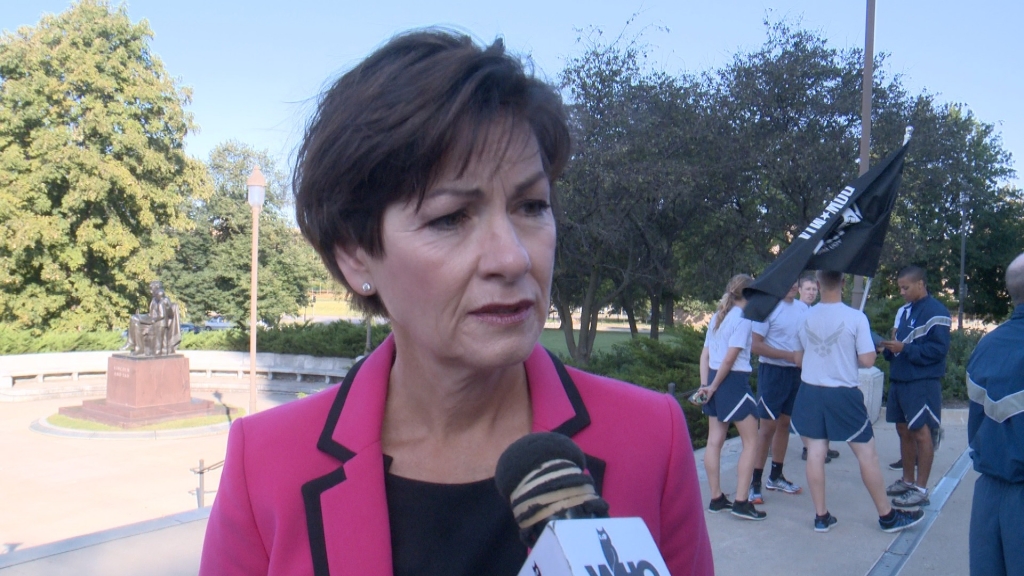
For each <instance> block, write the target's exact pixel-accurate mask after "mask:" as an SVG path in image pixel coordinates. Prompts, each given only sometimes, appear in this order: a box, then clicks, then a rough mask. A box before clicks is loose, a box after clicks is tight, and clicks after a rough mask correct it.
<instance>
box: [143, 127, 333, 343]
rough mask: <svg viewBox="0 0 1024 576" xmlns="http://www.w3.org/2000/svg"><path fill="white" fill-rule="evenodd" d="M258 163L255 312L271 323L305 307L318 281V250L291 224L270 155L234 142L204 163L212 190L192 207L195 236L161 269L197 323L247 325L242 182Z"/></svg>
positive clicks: (247, 218)
mask: <svg viewBox="0 0 1024 576" xmlns="http://www.w3.org/2000/svg"><path fill="white" fill-rule="evenodd" d="M256 165H259V166H260V169H261V171H262V172H263V174H264V176H265V177H266V179H267V198H266V203H265V205H264V208H263V213H262V214H261V216H260V230H259V234H260V238H259V270H258V276H257V280H258V284H259V287H258V294H257V295H258V306H257V308H258V310H257V312H258V315H259V318H260V319H261V320H263V321H264V322H266V323H267V324H269V325H271V326H275V325H277V323H278V322H280V320H281V317H282V316H283V315H285V314H295V313H296V312H298V309H299V306H302V305H305V304H306V302H307V300H308V298H309V293H310V288H311V286H312V284H313V282H314V280H315V278H317V277H321V276H322V274H320V270H322V268H323V266H322V265H321V264H320V262H319V260H318V258H317V257H316V254H315V252H314V251H313V249H312V248H311V247H310V246H309V244H308V243H306V241H305V240H304V239H303V238H302V236H301V235H300V234H299V232H298V230H297V229H296V228H294V227H290V226H289V225H288V218H287V216H286V215H285V212H284V211H285V209H286V208H287V207H288V198H287V195H286V192H287V190H288V188H287V184H286V182H287V180H286V177H285V175H284V174H283V173H282V172H281V171H279V170H278V169H277V166H276V162H275V161H274V159H273V158H272V157H271V156H270V155H269V154H268V153H267V152H257V151H255V150H253V149H252V148H251V147H249V146H246V145H245V144H242V143H239V142H226V143H223V144H220V145H218V146H217V147H216V148H214V150H213V151H212V152H211V153H210V160H209V163H208V166H209V173H210V179H211V180H212V181H213V188H214V192H213V195H212V196H211V197H210V198H209V199H207V200H201V201H197V202H195V203H194V204H193V206H192V208H191V210H190V214H189V217H190V218H191V220H192V222H193V225H194V231H193V232H190V233H188V234H184V235H182V236H181V237H180V238H179V241H180V243H181V249H180V250H179V251H178V254H177V257H176V258H175V260H173V261H172V262H170V263H168V264H167V265H166V266H165V267H164V269H163V276H164V277H165V278H166V279H167V284H168V286H169V287H170V288H171V289H172V290H173V291H174V293H175V294H176V295H178V297H179V298H181V300H182V301H183V302H184V303H185V304H186V306H187V309H188V310H189V315H190V317H191V318H192V319H193V320H196V321H199V320H202V319H203V318H205V317H206V314H208V313H211V312H217V313H220V314H223V315H224V316H225V317H227V318H228V319H230V320H232V321H234V322H236V323H238V324H239V325H240V326H245V325H246V324H247V321H248V318H249V297H250V282H251V275H250V274H251V242H252V209H251V208H250V206H249V204H248V203H247V202H246V187H245V182H246V179H247V178H248V177H249V173H250V172H251V171H252V169H253V166H256Z"/></svg>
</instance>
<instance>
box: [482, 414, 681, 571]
mask: <svg viewBox="0 0 1024 576" xmlns="http://www.w3.org/2000/svg"><path fill="white" fill-rule="evenodd" d="M584 469H586V456H585V455H584V454H583V451H582V450H581V449H580V447H579V446H577V445H576V443H575V442H573V441H572V440H571V439H569V438H568V437H566V436H563V435H561V434H555V433H552V432H538V433H534V434H528V435H526V436H524V437H522V438H520V439H519V440H516V441H515V442H513V443H512V445H510V446H509V447H508V448H507V449H506V450H505V452H504V453H503V454H502V455H501V457H500V458H499V459H498V465H497V468H496V470H495V474H494V481H495V483H496V484H497V486H498V492H499V493H500V494H501V495H502V497H503V498H506V499H508V500H509V504H510V505H511V506H512V514H513V515H514V516H515V519H516V523H517V524H518V525H519V537H520V538H521V539H522V541H523V543H524V544H526V546H527V548H532V550H531V551H530V555H529V556H528V557H527V559H526V564H524V565H523V567H522V569H521V570H520V572H519V576H537V575H541V574H543V576H576V575H579V576H670V575H669V571H668V567H667V566H666V565H665V561H664V560H663V559H662V557H661V553H660V552H659V551H658V547H657V545H656V544H655V543H654V538H652V537H651V533H650V531H649V530H648V529H647V525H646V524H644V521H643V520H642V519H640V518H609V517H608V502H606V501H605V500H604V499H603V498H601V496H599V495H598V494H597V491H596V490H595V489H594V480H593V479H592V478H591V477H590V476H589V475H587V474H585V473H584V472H583V471H584ZM613 538H614V543H613Z"/></svg>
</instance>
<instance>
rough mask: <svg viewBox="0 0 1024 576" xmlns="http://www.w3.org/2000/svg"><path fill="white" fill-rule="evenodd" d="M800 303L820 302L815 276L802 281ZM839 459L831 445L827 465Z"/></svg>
mask: <svg viewBox="0 0 1024 576" xmlns="http://www.w3.org/2000/svg"><path fill="white" fill-rule="evenodd" d="M799 282H800V301H801V302H803V303H804V304H807V307H808V308H810V307H811V306H814V304H815V303H817V301H818V280H817V279H816V278H815V277H814V274H810V275H808V276H804V277H803V278H801V279H800V281H799ZM836 458H839V451H838V450H833V449H832V446H831V445H829V448H828V453H827V454H826V455H825V464H828V463H829V462H831V461H832V460H834V459H836ZM800 459H801V460H807V447H806V446H805V447H804V449H803V452H801V454H800Z"/></svg>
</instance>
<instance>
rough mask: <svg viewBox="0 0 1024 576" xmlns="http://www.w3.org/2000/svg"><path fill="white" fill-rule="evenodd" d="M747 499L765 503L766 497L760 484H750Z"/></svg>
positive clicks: (755, 502) (756, 502)
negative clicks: (762, 493)
mask: <svg viewBox="0 0 1024 576" xmlns="http://www.w3.org/2000/svg"><path fill="white" fill-rule="evenodd" d="M769 482H770V480H769ZM747 500H749V501H751V502H753V503H754V504H764V497H763V496H762V495H761V485H760V484H754V483H751V484H750V490H748V491H747Z"/></svg>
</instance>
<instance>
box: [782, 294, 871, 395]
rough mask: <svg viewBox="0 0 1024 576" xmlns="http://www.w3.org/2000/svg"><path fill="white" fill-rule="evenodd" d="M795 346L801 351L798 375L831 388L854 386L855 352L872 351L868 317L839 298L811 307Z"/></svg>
mask: <svg viewBox="0 0 1024 576" xmlns="http://www.w3.org/2000/svg"><path fill="white" fill-rule="evenodd" d="M799 346H800V348H799V349H801V350H803V351H804V361H803V369H802V370H801V373H800V379H801V380H803V381H804V382H807V383H808V384H814V385H816V386H829V387H833V388H835V387H839V386H846V387H854V386H858V385H859V384H860V380H859V379H858V368H859V365H858V364H857V356H858V355H859V354H867V353H868V352H874V351H875V344H874V342H872V341H871V326H870V325H869V324H868V317H867V316H865V315H864V313H863V312H861V311H859V310H854V309H853V308H850V307H849V306H847V305H846V304H843V303H841V302H836V303H829V304H825V303H819V304H816V305H814V306H812V307H811V310H810V312H808V313H807V318H806V319H805V320H804V329H803V330H801V331H800V334H799Z"/></svg>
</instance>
